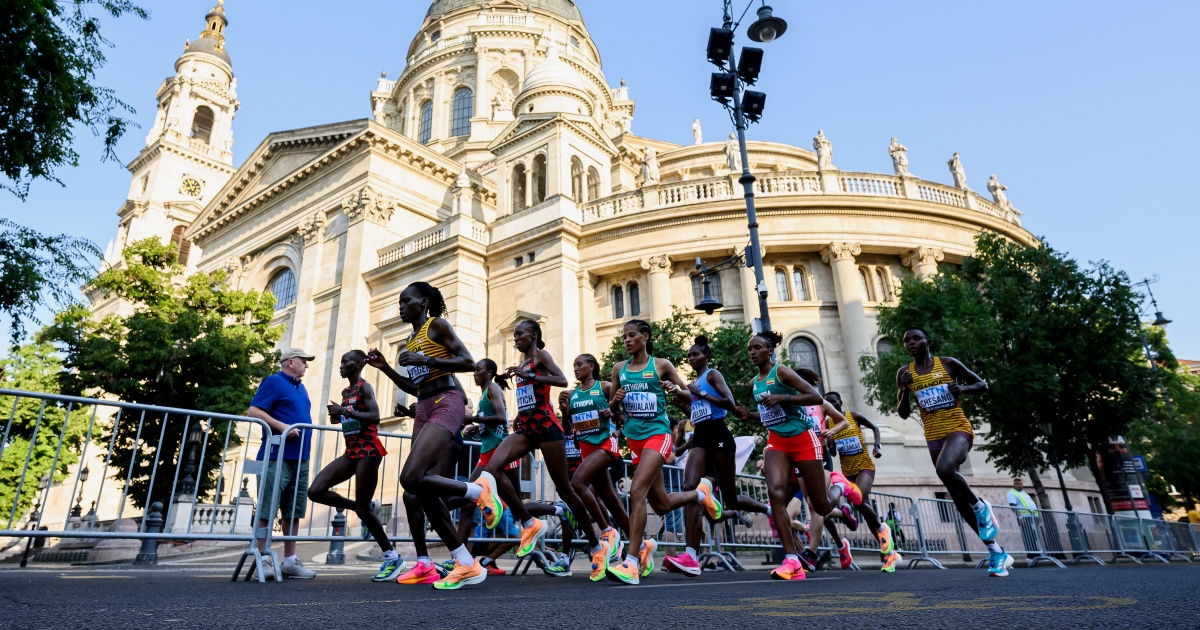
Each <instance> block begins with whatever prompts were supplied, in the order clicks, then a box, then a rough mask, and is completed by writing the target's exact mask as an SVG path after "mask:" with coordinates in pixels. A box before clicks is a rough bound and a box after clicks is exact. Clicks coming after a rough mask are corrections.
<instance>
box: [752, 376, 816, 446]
mask: <svg viewBox="0 0 1200 630" xmlns="http://www.w3.org/2000/svg"><path fill="white" fill-rule="evenodd" d="M778 371H779V364H778V363H776V364H775V367H773V368H771V371H770V372H768V373H767V376H766V378H760V377H758V376H756V377H754V400H756V401H759V400H762V397H763V396H766V395H767V394H778V395H781V396H799V395H800V390H798V389H792V388H791V387H788V386H787V385H784V384H783V383H780V382H779V379H778V378H777V375H776V373H777V372H778ZM817 409H818V410H819V409H820V407H819V406H818V407H817ZM758 415H759V420H760V421H761V422H762V425H763V426H764V427H767V429H768V430H769V431H770V432H772V433H775V434H777V435H778V436H779V437H795V436H797V435H800V434H801V433H804V432H805V431H810V430H812V429H813V426H814V425H813V423H812V420H813V419H812V417H811V416H810V415H809V410H808V409H806V408H805V407H802V406H800V405H795V404H790V403H785V404H780V405H773V406H771V407H767V406H765V405H763V404H762V403H761V402H760V403H758Z"/></svg>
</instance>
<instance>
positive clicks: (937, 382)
mask: <svg viewBox="0 0 1200 630" xmlns="http://www.w3.org/2000/svg"><path fill="white" fill-rule="evenodd" d="M908 371H909V373H910V374H912V385H909V387H908V390H909V391H910V392H912V393H913V397H914V398H916V399H917V407H919V408H920V411H921V423H922V424H923V425H925V441H926V442H933V441H935V440H941V439H943V438H945V437H946V436H947V435H950V434H951V433H966V434H967V435H970V436H972V437H974V435H975V432H974V431H972V430H971V421H970V420H968V419H967V414H965V413H963V409H962V403H961V402H959V401H957V400H955V399H954V395H953V394H951V393H950V384H951V383H953V382H954V379H953V378H951V377H950V373H949V372H947V371H946V368H944V367H942V359H941V357H933V369H932V370H930V371H929V373H928V374H918V373H917V363H916V362H915V361H914V362H912V363H909V364H908Z"/></svg>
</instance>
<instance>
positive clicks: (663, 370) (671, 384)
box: [608, 319, 721, 584]
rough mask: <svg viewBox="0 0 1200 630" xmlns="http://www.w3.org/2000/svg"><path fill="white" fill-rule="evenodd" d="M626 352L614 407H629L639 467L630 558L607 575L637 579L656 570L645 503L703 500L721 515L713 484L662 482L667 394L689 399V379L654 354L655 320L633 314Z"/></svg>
mask: <svg viewBox="0 0 1200 630" xmlns="http://www.w3.org/2000/svg"><path fill="white" fill-rule="evenodd" d="M622 335H623V336H624V338H625V352H626V354H628V355H629V358H628V359H626V360H624V361H621V362H620V363H618V364H616V365H615V366H613V373H612V383H614V384H617V385H619V387H618V388H617V390H616V391H614V392H613V395H612V400H611V401H610V402H609V406H610V408H611V409H613V410H614V411H615V410H616V409H617V408H623V409H624V412H625V427H624V433H625V438H626V439H627V440H628V441H629V450H630V453H631V454H632V459H633V463H634V465H635V466H637V470H636V471H635V472H634V474H633V480H632V482H631V484H630V486H631V487H630V490H629V506H630V508H629V548H628V549H627V550H626V556H625V561H624V562H621V563H620V564H618V565H616V566H611V565H610V566H609V567H608V578H609V579H610V580H613V581H615V582H623V583H625V584H637V583H638V582H639V580H640V578H641V577H644V576H646V575H649V574H650V572H651V571H653V570H654V551H655V549H656V548H657V547H658V544H657V543H656V542H654V540H652V539H645V540H643V537H642V534H643V532H644V531H645V529H646V502H647V501H649V503H650V507H652V508H654V511H655V513H657V514H660V515H662V514H666V513H668V512H670V511H671V510H674V509H676V508H680V507H683V506H685V505H688V504H690V503H702V504H704V507H705V509H706V510H707V511H708V515H709V518H712V519H714V520H716V519H719V518H721V503H720V502H719V501H717V498H716V496H714V493H713V489H712V484H710V483H709V482H708V480H707V479H703V480H701V481H700V483H699V485H698V486H697V488H696V490H694V491H690V492H672V493H670V494H668V493H667V491H666V488H665V487H664V485H663V463H664V461H665V460H664V458H665V457H666V456H667V455H668V454H670V453H671V450H672V449H671V446H672V444H671V423H670V421H669V420H668V419H667V395H671V396H675V397H677V398H679V399H681V400H690V399H691V397H690V396H689V395H688V393H687V391H688V389H687V384H686V383H684V382H683V379H682V378H680V377H679V374H678V373H677V372H676V371H675V366H674V365H672V364H671V362H670V361H669V360H667V359H662V358H655V357H654V356H653V355H652V354H651V353H652V352H653V342H652V340H651V339H650V324H648V323H646V322H644V321H642V320H640V319H633V320H630V321H628V322H626V323H625V327H624V328H623V329H622Z"/></svg>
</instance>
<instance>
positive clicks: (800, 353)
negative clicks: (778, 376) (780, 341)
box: [788, 337, 825, 392]
mask: <svg viewBox="0 0 1200 630" xmlns="http://www.w3.org/2000/svg"><path fill="white" fill-rule="evenodd" d="M788 359H789V360H790V361H791V362H792V365H794V366H796V368H797V369H799V368H808V369H810V370H812V371H813V372H816V373H817V376H820V375H821V356H820V354H819V353H818V352H817V344H815V343H813V342H812V340H811V339H807V338H805V337H796V338H795V339H793V340H792V343H791V344H790V345H788ZM821 391H822V392H823V391H825V390H824V388H821Z"/></svg>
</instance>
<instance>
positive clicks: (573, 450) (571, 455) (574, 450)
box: [563, 438, 583, 459]
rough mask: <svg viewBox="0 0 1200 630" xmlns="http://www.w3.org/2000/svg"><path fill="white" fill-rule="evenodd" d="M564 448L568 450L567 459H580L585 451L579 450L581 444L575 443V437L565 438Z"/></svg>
mask: <svg viewBox="0 0 1200 630" xmlns="http://www.w3.org/2000/svg"><path fill="white" fill-rule="evenodd" d="M563 450H565V451H566V452H567V459H580V458H582V457H583V452H582V451H580V450H579V445H578V444H576V443H575V438H566V439H565V440H563Z"/></svg>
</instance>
